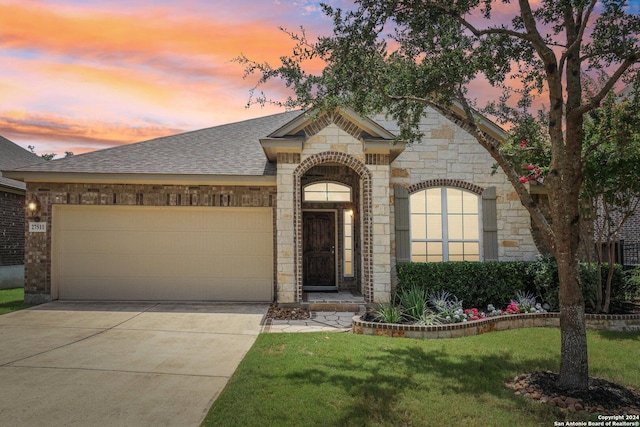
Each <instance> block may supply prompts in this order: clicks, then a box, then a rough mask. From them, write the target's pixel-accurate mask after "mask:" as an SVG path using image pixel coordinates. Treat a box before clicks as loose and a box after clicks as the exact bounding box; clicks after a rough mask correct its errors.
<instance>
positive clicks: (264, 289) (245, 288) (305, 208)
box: [6, 110, 538, 303]
mask: <svg viewBox="0 0 640 427" xmlns="http://www.w3.org/2000/svg"><path fill="white" fill-rule="evenodd" d="M456 117H457V116H456V115H455V114H454V113H453V112H452V114H451V115H449V116H447V117H445V115H442V114H440V113H438V112H435V111H430V112H429V113H428V114H427V115H426V116H425V118H424V121H423V124H422V129H423V131H424V133H425V136H424V139H423V141H422V142H421V143H419V144H413V145H407V144H404V143H401V142H395V139H396V138H395V135H396V134H397V133H398V126H397V125H396V124H395V123H393V122H391V121H388V120H386V119H385V118H384V117H383V116H381V117H375V119H370V118H365V117H360V116H359V115H357V114H356V113H354V112H352V111H348V110H341V111H336V112H334V113H331V114H322V115H319V116H317V117H314V116H312V115H309V114H305V113H304V112H300V111H292V112H285V113H280V114H275V115H271V116H267V117H262V118H257V119H252V120H247V121H243V122H239V123H231V124H226V125H222V126H217V127H212V128H209V129H203V130H198V131H194V132H187V133H183V134H179V135H174V136H168V137H163V138H158V139H154V140H151V141H146V142H140V143H137V144H131V145H125V146H120V147H116V148H110V149H106V150H102V151H96V152H92V153H88V154H83V155H77V156H73V157H70V158H65V159H60V160H54V161H51V162H46V163H43V164H39V165H35V166H30V167H23V168H18V169H14V170H12V171H9V172H6V175H7V176H9V177H11V178H12V179H18V180H22V181H24V182H25V183H26V186H27V198H28V201H30V202H32V206H37V211H36V212H33V213H32V215H36V216H37V217H38V218H39V219H40V223H39V224H40V225H39V227H38V229H37V230H35V231H30V232H27V235H26V252H27V255H26V261H27V262H26V283H25V299H26V300H28V301H32V302H36V301H48V300H51V299H90V300H198V301H207V300H215V301H272V300H276V301H278V302H280V303H296V302H302V301H303V298H304V295H305V292H308V291H313V290H336V289H340V290H342V289H344V290H348V289H351V290H353V291H355V292H358V293H361V294H362V296H363V297H364V299H365V301H366V302H376V301H387V300H389V298H390V294H391V291H392V286H393V285H394V279H395V265H396V263H398V262H404V261H409V260H414V261H442V260H473V261H483V260H520V259H525V260H528V259H533V258H534V257H535V256H536V254H537V253H538V251H537V249H536V246H535V244H534V241H533V238H532V236H531V233H530V225H531V223H530V217H529V215H528V213H527V212H526V210H525V209H524V208H523V207H522V206H521V204H520V201H519V199H518V196H517V195H516V193H515V192H514V190H513V188H512V187H511V185H510V184H509V182H508V181H507V179H506V177H505V176H504V175H503V174H501V173H497V174H494V175H492V174H491V166H492V165H493V163H494V161H493V160H492V159H491V157H490V156H489V155H488V154H487V153H486V152H485V151H484V149H483V148H482V147H480V145H479V144H478V143H477V142H476V140H475V139H474V138H473V137H472V136H471V135H470V134H469V132H468V131H467V130H465V128H464V125H461V123H463V121H461V120H458V119H457V118H456ZM482 126H483V130H484V131H485V132H486V133H487V134H488V135H492V136H495V137H499V136H500V132H501V130H500V129H499V128H498V127H497V126H495V125H493V124H492V123H490V122H489V121H484V122H483V124H482Z"/></svg>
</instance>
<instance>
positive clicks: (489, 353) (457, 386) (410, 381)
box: [203, 328, 640, 426]
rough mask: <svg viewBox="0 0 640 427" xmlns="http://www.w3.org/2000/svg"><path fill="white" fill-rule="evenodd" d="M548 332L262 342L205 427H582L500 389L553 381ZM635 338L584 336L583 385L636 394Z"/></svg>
mask: <svg viewBox="0 0 640 427" xmlns="http://www.w3.org/2000/svg"><path fill="white" fill-rule="evenodd" d="M559 348H560V334H559V331H558V330H557V329H543V328H536V329H521V330H513V331H505V332H495V333H490V334H484V335H479V336H473V337H467V338H461V339H448V340H411V339H390V338H384V337H372V336H362V335H352V334H339V333H309V334H262V335H260V336H259V337H258V339H257V341H256V343H255V345H254V346H253V347H252V349H251V350H250V351H249V353H248V354H247V356H246V357H245V359H244V360H243V362H242V363H241V364H240V366H239V367H238V369H237V371H236V373H235V374H234V375H233V377H232V378H231V379H230V380H229V383H228V385H227V387H226V388H225V389H224V391H223V392H222V393H221V395H220V396H219V398H218V399H217V400H216V401H215V403H214V404H213V406H212V407H211V409H210V411H209V413H208V415H207V417H206V419H205V422H204V424H203V425H206V426H222V425H224V426H424V425H433V426H436V425H437V426H462V425H464V426H508V425H517V426H540V425H542V426H552V425H554V421H565V420H585V419H587V418H586V416H585V415H577V414H570V415H566V414H564V413H562V412H559V411H558V410H556V409H555V408H553V407H551V406H549V405H543V404H540V403H537V402H532V401H529V400H527V399H524V398H522V397H519V396H515V395H514V393H513V391H511V390H509V389H507V388H506V387H505V386H504V383H505V382H506V381H509V380H510V379H512V378H513V377H515V376H516V375H518V374H521V373H525V372H532V371H536V370H547V369H549V370H553V371H556V372H557V371H558V367H559V360H560V359H559ZM639 353H640V333H627V334H621V333H612V332H593V331H590V332H589V354H590V369H591V375H592V376H598V377H604V378H607V379H609V380H612V381H615V382H618V383H622V384H626V385H630V386H634V387H640V358H639V357H638V354H639Z"/></svg>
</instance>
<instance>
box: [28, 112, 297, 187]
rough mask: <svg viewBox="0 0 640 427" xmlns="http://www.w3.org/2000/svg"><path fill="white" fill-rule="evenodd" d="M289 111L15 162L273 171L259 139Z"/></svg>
mask: <svg viewBox="0 0 640 427" xmlns="http://www.w3.org/2000/svg"><path fill="white" fill-rule="evenodd" d="M300 114H302V113H301V112H300V111H290V112H285V113H279V114H274V115H271V116H266V117H260V118H257V119H250V120H245V121H242V122H237V123H230V124H225V125H221V126H215V127H211V128H207V129H201V130H196V131H192V132H186V133H182V134H178V135H171V136H166V137H162V138H157V139H152V140H149V141H144V142H138V143H134V144H128V145H122V146H119V147H114V148H108V149H105V150H100V151H94V152H91V153H86V154H80V155H76V156H72V157H66V158H63V159H59V160H52V161H50V162H44V163H42V164H38V165H33V166H27V167H23V168H17V169H16V171H25V172H72V173H123V174H177V175H190V174H194V175H246V176H261V175H275V173H276V168H275V165H273V164H271V163H269V162H268V160H267V157H266V156H265V154H264V151H263V150H262V147H261V145H260V138H264V137H266V136H267V135H269V134H270V133H271V132H273V131H274V130H276V129H278V128H280V127H281V126H283V125H285V124H286V123H288V122H289V121H291V120H293V119H294V118H295V117H297V116H298V115H300Z"/></svg>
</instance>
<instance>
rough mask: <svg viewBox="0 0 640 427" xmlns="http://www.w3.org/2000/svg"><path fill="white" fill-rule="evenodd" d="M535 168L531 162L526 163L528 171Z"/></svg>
mask: <svg viewBox="0 0 640 427" xmlns="http://www.w3.org/2000/svg"><path fill="white" fill-rule="evenodd" d="M535 168H536V167H535V166H533V165H532V164H531V163H529V164H528V165H527V169H529V170H530V171H532V170H534V169H535Z"/></svg>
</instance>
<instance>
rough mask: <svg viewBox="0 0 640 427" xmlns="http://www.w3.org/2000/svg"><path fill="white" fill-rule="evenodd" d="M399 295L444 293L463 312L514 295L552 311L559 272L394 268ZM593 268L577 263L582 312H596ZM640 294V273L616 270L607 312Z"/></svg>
mask: <svg viewBox="0 0 640 427" xmlns="http://www.w3.org/2000/svg"><path fill="white" fill-rule="evenodd" d="M397 271H398V291H399V292H401V291H402V290H405V289H406V290H409V289H412V288H414V287H418V288H422V289H424V291H425V293H426V294H427V295H431V294H435V293H438V292H448V293H450V294H451V295H454V296H456V297H457V298H459V299H460V300H462V301H463V304H464V306H465V307H478V308H481V309H485V308H486V307H487V305H488V304H493V305H495V306H496V307H506V306H507V305H508V304H509V303H510V302H511V301H512V300H513V299H514V298H515V296H516V294H517V293H518V292H519V293H521V294H532V295H533V296H534V297H535V298H536V300H537V301H538V302H540V303H543V304H544V303H546V304H549V306H550V307H551V309H552V310H557V309H558V307H559V304H558V283H559V282H558V267H557V264H556V262H555V260H554V259H553V257H540V258H539V259H537V260H536V261H504V262H501V261H490V262H443V263H407V264H399V265H398V267H397ZM607 272H608V265H607V264H606V263H604V264H603V265H602V285H603V287H604V286H605V284H606V280H607ZM597 277H598V276H597V269H596V266H595V264H591V265H588V264H586V263H581V264H580V278H581V279H580V280H581V285H582V290H583V294H584V297H585V305H586V310H587V312H591V313H593V312H595V307H596V298H595V296H596V286H597V283H598V282H597ZM638 294H640V272H638V271H634V270H632V272H627V273H624V274H623V271H622V267H621V266H620V265H616V266H615V269H614V276H613V281H612V284H611V310H610V311H612V312H615V311H619V310H620V308H621V307H622V303H623V302H624V301H626V300H629V299H631V298H633V297H634V296H636V295H638Z"/></svg>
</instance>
